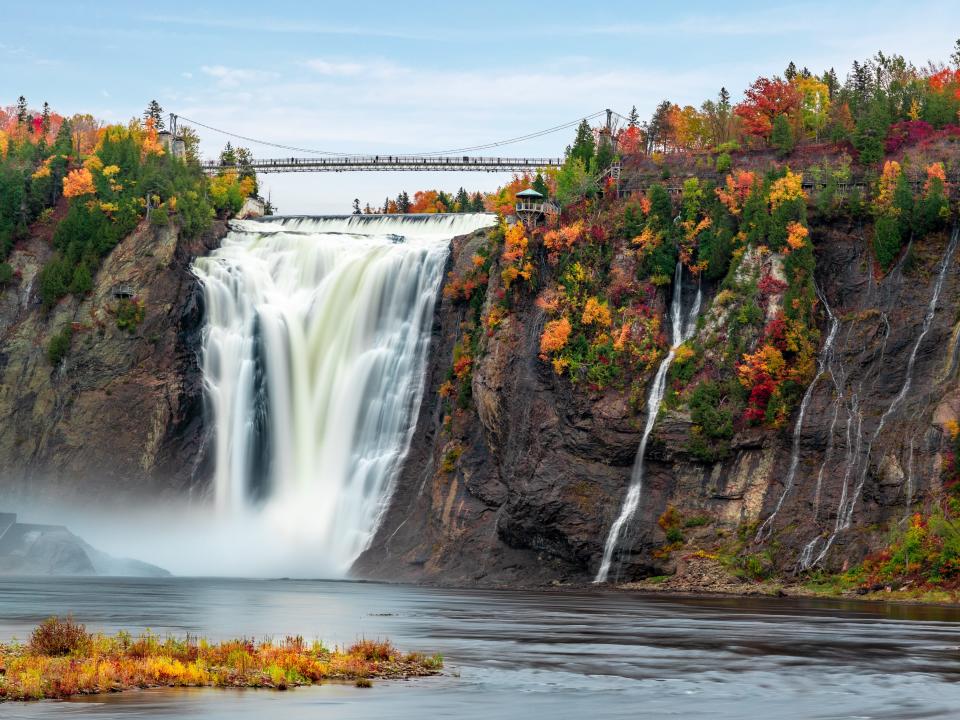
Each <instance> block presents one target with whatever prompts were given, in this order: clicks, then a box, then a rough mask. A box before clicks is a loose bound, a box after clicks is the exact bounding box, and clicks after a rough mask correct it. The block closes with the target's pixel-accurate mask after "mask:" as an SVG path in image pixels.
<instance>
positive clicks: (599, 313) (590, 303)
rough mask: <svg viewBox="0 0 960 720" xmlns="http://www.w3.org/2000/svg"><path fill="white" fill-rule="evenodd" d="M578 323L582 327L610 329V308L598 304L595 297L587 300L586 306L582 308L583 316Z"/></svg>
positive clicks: (600, 303) (603, 304)
mask: <svg viewBox="0 0 960 720" xmlns="http://www.w3.org/2000/svg"><path fill="white" fill-rule="evenodd" d="M580 322H582V323H583V324H584V325H599V326H600V327H610V323H611V322H612V318H611V317H610V308H609V307H607V304H606V303H605V302H600V301H599V300H597V298H595V297H591V298H587V304H586V305H585V306H584V308H583V316H582V317H581V318H580Z"/></svg>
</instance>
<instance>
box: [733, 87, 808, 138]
mask: <svg viewBox="0 0 960 720" xmlns="http://www.w3.org/2000/svg"><path fill="white" fill-rule="evenodd" d="M744 96H745V99H744V101H743V102H741V103H740V104H738V105H737V106H736V107H735V108H734V109H733V111H734V113H735V114H736V115H737V116H738V117H739V118H741V119H742V120H743V123H744V128H745V129H746V131H747V133H749V134H750V135H753V136H755V137H758V138H761V139H763V140H765V141H769V140H770V135H771V134H772V133H773V121H774V120H775V119H776V118H777V116H778V115H789V114H790V113H793V112H795V111H796V110H797V109H798V108H799V107H800V93H799V92H798V91H797V88H796V87H795V86H794V85H793V84H792V83H790V82H786V81H784V80H781V79H780V78H773V79H772V80H771V79H770V78H765V77H760V78H757V79H756V80H755V81H754V82H753V84H752V85H751V86H750V87H749V88H747V90H746V92H744Z"/></svg>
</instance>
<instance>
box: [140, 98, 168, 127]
mask: <svg viewBox="0 0 960 720" xmlns="http://www.w3.org/2000/svg"><path fill="white" fill-rule="evenodd" d="M150 118H153V126H154V127H155V128H156V129H157V130H163V128H164V125H163V108H162V107H160V103H158V102H157V101H156V100H151V101H150V104H149V105H147V109H146V110H144V111H143V121H144V122H147V120H149V119H150Z"/></svg>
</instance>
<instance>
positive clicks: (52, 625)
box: [0, 617, 443, 701]
mask: <svg viewBox="0 0 960 720" xmlns="http://www.w3.org/2000/svg"><path fill="white" fill-rule="evenodd" d="M442 667H443V658H442V657H441V656H439V655H434V656H432V657H429V656H426V655H422V654H420V653H401V652H400V651H398V650H397V649H396V648H395V647H393V645H391V644H390V642H389V641H387V640H366V639H364V640H360V641H359V642H357V643H355V644H354V645H351V646H350V647H348V648H345V649H340V648H334V649H333V650H330V649H328V648H326V647H324V646H323V644H322V643H320V642H319V641H314V642H312V643H307V642H305V641H304V639H303V638H302V637H299V636H297V637H287V638H285V639H284V640H283V641H282V642H280V643H279V644H274V643H273V642H272V641H270V640H264V641H261V642H257V641H255V640H253V639H247V638H240V639H236V640H228V641H225V642H220V643H210V642H207V641H206V640H204V639H202V638H196V637H191V636H190V635H187V636H186V638H175V637H166V638H161V637H159V636H158V635H155V634H153V633H150V632H149V631H147V632H146V633H144V634H143V635H140V636H139V637H137V638H133V637H132V636H131V635H130V634H129V633H125V632H119V633H117V634H116V635H112V636H111V635H104V634H100V633H96V634H94V633H89V632H87V630H86V628H85V627H84V626H83V625H81V624H78V623H75V622H74V621H73V620H72V619H71V618H69V617H68V618H66V619H60V618H55V617H54V618H50V619H49V620H45V621H44V622H43V623H41V624H40V625H39V626H38V627H37V628H36V629H35V630H34V631H33V634H32V636H31V639H30V642H29V643H27V644H25V645H23V644H19V643H16V642H12V643H6V644H2V643H0V701H2V700H40V699H43V698H65V697H69V696H71V695H85V694H92V693H100V692H116V691H119V690H128V689H131V688H148V687H162V686H168V687H207V686H210V687H262V688H274V689H276V690H286V689H288V688H292V687H297V686H299V685H313V684H318V683H321V682H323V681H324V680H341V681H353V682H354V683H356V684H357V685H358V686H359V687H369V684H370V681H371V679H378V678H379V679H390V678H409V677H416V676H425V675H435V674H437V673H439V672H440V670H441V668H442Z"/></svg>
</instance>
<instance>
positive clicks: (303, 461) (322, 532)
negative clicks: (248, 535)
mask: <svg viewBox="0 0 960 720" xmlns="http://www.w3.org/2000/svg"><path fill="white" fill-rule="evenodd" d="M494 221H495V218H494V217H493V216H491V215H485V214H464V215H435V216H402V217H390V216H352V217H346V218H310V217H291V218H276V219H267V220H263V221H240V222H236V223H234V224H233V225H232V226H231V232H230V233H229V234H228V235H227V236H226V237H225V238H224V240H223V243H222V245H221V247H220V248H219V249H217V250H215V251H214V252H213V253H211V254H210V255H209V256H208V257H204V258H200V259H198V260H197V261H196V263H195V264H194V272H195V274H196V275H197V277H198V278H199V279H200V281H201V283H202V285H203V291H204V300H205V304H206V313H207V317H206V321H207V325H206V327H205V330H204V337H203V360H202V367H203V374H204V382H205V387H206V392H207V399H208V406H209V411H210V413H211V414H212V423H213V427H214V434H215V437H214V440H213V443H214V448H213V452H214V457H215V475H214V497H215V503H216V506H217V509H218V512H219V514H220V515H221V516H227V517H232V518H238V517H239V518H242V519H243V520H244V521H249V522H251V523H255V522H260V521H262V520H263V519H267V521H268V523H269V524H270V525H271V526H272V527H274V528H277V530H278V531H283V532H286V533H288V534H290V535H292V536H293V537H294V539H295V541H296V542H297V543H298V544H301V546H302V548H303V550H304V551H306V552H310V553H311V554H314V555H315V556H316V557H318V558H321V559H322V560H319V561H318V563H319V567H318V569H321V568H322V570H323V571H324V572H329V573H335V574H343V573H345V572H346V571H347V570H348V569H349V567H350V565H351V563H352V562H353V560H354V559H356V557H357V556H358V555H359V554H360V553H361V552H362V551H363V550H364V549H365V548H366V547H367V545H368V544H369V542H370V540H371V538H372V536H373V533H374V532H375V531H376V528H377V524H378V521H379V518H380V515H381V514H382V512H383V510H384V508H385V506H386V503H387V501H388V500H389V497H390V493H391V490H392V482H393V478H394V475H395V473H396V470H397V469H398V467H399V464H400V461H401V460H402V458H403V456H404V455H405V453H406V450H407V448H408V446H409V443H410V438H411V436H412V432H413V427H414V423H413V418H414V417H415V416H416V410H417V407H418V406H419V403H420V399H421V396H422V393H423V374H424V366H425V360H426V354H427V352H426V351H427V346H428V343H429V338H430V328H431V326H432V320H433V310H434V303H435V300H436V297H437V292H438V290H439V287H440V283H441V282H442V279H443V269H444V265H445V263H446V260H447V255H448V252H449V240H450V238H452V237H454V236H456V235H462V234H465V233H469V232H472V231H474V230H477V229H479V228H482V227H486V226H490V225H492V224H493V223H494Z"/></svg>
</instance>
